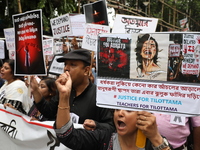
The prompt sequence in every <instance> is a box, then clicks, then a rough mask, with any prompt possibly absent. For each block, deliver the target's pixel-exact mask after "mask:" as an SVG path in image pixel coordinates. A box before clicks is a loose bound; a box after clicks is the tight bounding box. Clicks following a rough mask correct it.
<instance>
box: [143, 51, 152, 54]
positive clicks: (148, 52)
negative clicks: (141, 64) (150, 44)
mask: <svg viewBox="0 0 200 150" xmlns="http://www.w3.org/2000/svg"><path fill="white" fill-rule="evenodd" d="M144 53H145V54H146V55H151V54H152V52H150V51H145V52H144Z"/></svg>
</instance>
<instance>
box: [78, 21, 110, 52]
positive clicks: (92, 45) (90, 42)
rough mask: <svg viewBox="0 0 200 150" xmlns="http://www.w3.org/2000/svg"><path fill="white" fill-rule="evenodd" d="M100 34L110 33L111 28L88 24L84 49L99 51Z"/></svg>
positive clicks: (84, 38) (83, 44) (83, 43)
mask: <svg viewBox="0 0 200 150" xmlns="http://www.w3.org/2000/svg"><path fill="white" fill-rule="evenodd" d="M100 33H110V27H109V26H105V25H97V24H86V27H85V34H84V37H83V42H82V48H85V49H88V50H92V51H97V41H98V40H97V39H98V34H100Z"/></svg>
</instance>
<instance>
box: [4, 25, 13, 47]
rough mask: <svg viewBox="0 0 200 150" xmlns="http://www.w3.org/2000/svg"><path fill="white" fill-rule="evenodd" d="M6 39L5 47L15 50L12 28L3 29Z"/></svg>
mask: <svg viewBox="0 0 200 150" xmlns="http://www.w3.org/2000/svg"><path fill="white" fill-rule="evenodd" d="M3 31H4V37H5V39H6V47H7V49H8V50H15V32H14V28H6V29H3Z"/></svg>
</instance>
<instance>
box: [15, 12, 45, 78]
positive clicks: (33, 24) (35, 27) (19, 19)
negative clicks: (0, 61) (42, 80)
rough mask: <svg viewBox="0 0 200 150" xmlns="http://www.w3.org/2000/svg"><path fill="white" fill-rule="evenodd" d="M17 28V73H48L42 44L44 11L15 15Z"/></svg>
mask: <svg viewBox="0 0 200 150" xmlns="http://www.w3.org/2000/svg"><path fill="white" fill-rule="evenodd" d="M12 17H13V25H14V30H15V49H16V55H15V61H16V63H15V74H16V75H46V67H45V62H44V54H43V46H42V11H41V10H33V11H28V12H25V13H21V14H17V15H13V16H12Z"/></svg>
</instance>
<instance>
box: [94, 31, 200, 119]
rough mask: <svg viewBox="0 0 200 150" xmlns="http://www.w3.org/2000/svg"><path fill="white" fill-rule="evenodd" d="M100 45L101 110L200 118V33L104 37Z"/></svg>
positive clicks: (99, 96)
mask: <svg viewBox="0 0 200 150" xmlns="http://www.w3.org/2000/svg"><path fill="white" fill-rule="evenodd" d="M98 41H99V43H98V48H97V49H98V51H97V55H98V56H97V58H98V59H97V105H98V106H100V107H106V108H113V109H128V110H137V111H138V110H147V111H151V112H159V113H167V114H176V115H177V114H178V115H182V116H195V115H200V109H199V107H200V94H199V93H200V86H199V83H200V49H199V44H200V33H197V32H196V33H192V32H190V33H185V32H184V33H134V34H111V33H110V34H109V33H107V34H106V33H104V34H103V33H102V34H99V36H98ZM188 108H192V109H188Z"/></svg>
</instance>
